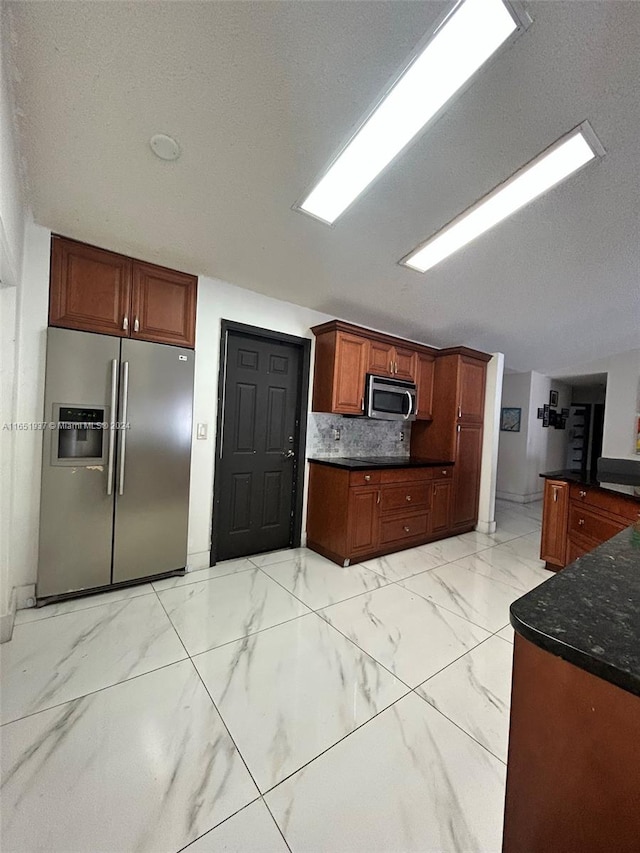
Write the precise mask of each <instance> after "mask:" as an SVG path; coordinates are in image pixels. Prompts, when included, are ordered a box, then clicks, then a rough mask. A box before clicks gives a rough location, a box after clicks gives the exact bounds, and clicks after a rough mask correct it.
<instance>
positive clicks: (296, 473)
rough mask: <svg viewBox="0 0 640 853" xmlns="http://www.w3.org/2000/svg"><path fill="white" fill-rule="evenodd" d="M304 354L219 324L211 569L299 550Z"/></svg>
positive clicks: (300, 341) (293, 341)
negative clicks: (268, 553) (254, 556)
mask: <svg viewBox="0 0 640 853" xmlns="http://www.w3.org/2000/svg"><path fill="white" fill-rule="evenodd" d="M310 353H311V341H310V339H308V338H299V337H295V336H294V335H286V334H283V333H281V332H274V331H270V330H268V329H261V328H257V327H254V326H247V325H244V324H242V323H236V322H233V321H230V320H223V321H222V327H221V336H220V369H219V373H218V419H217V434H216V462H215V473H214V486H213V519H212V541H211V565H214V564H215V563H216V562H219V561H221V560H229V559H234V558H239V557H247V556H249V555H251V554H260V553H264V552H266V551H274V550H278V549H280V548H288V547H297V546H299V545H300V539H301V534H302V499H303V489H304V470H305V446H306V431H307V401H308V396H309V366H310Z"/></svg>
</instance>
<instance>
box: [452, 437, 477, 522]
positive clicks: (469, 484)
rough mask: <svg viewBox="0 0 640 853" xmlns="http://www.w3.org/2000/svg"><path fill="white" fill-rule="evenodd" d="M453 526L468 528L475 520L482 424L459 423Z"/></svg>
mask: <svg viewBox="0 0 640 853" xmlns="http://www.w3.org/2000/svg"><path fill="white" fill-rule="evenodd" d="M455 460H456V467H455V477H454V480H455V483H454V486H455V488H454V493H453V527H454V529H456V530H459V531H460V532H462V531H466V530H471V529H472V528H473V527H475V524H476V522H477V520H478V496H479V494H480V471H481V468H482V424H481V423H480V424H470V423H459V424H458V425H457V442H456V451H455Z"/></svg>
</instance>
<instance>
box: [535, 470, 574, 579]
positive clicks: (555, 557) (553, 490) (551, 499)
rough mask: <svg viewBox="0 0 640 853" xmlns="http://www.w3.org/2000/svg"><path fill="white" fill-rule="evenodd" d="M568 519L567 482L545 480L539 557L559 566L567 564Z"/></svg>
mask: <svg viewBox="0 0 640 853" xmlns="http://www.w3.org/2000/svg"><path fill="white" fill-rule="evenodd" d="M568 520H569V484H568V483H566V482H564V481H563V480H548V479H547V480H545V481H544V498H543V507H542V537H541V540H540V559H541V560H544V561H545V562H546V563H550V564H551V565H553V566H558V567H560V568H562V567H564V566H566V564H567V527H568Z"/></svg>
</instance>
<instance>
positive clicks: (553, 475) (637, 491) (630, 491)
mask: <svg viewBox="0 0 640 853" xmlns="http://www.w3.org/2000/svg"><path fill="white" fill-rule="evenodd" d="M540 476H541V477H543V478H544V479H545V480H566V481H567V482H568V483H580V485H582V486H596V487H597V488H598V489H603V490H604V491H605V492H614V493H615V494H617V495H626V496H627V497H629V498H635V500H637V501H639V502H640V485H638V479H637V477H624V476H615V475H613V474H611V475H608V476H607V475H605V476H607V479H602V480H600V479H598V477H597V476H596V475H595V474H590V473H589V472H588V471H574V470H572V469H570V468H561V469H560V470H559V471H545V473H544V474H540Z"/></svg>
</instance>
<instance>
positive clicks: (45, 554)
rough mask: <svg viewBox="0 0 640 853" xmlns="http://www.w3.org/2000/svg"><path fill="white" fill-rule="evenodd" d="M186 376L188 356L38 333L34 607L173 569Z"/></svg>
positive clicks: (186, 417) (182, 551)
mask: <svg viewBox="0 0 640 853" xmlns="http://www.w3.org/2000/svg"><path fill="white" fill-rule="evenodd" d="M193 368H194V353H193V350H189V349H182V348H180V347H174V346H167V345H165V344H156V343H149V342H147V341H138V340H130V339H129V338H115V337H110V336H107V335H96V334H90V333H87V332H75V331H70V330H68V329H56V328H50V329H48V332H47V365H46V380H45V408H44V421H45V425H46V426H45V430H44V444H43V453H42V493H41V505H40V551H39V562H38V582H37V587H36V594H37V598H38V600H39V601H42V600H43V599H47V598H50V597H57V596H65V595H68V594H72V593H77V592H79V591H82V590H92V589H97V588H101V587H109V586H111V585H115V584H122V583H127V582H133V581H136V580H140V579H142V578H148V577H153V576H157V575H161V574H166V573H169V572H173V571H175V570H177V569H181V568H184V567H185V564H186V559H187V518H188V508H189V467H190V457H191V433H192V406H193ZM127 424H128V426H127ZM120 425H124V426H123V427H122V428H119V426H120Z"/></svg>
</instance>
